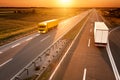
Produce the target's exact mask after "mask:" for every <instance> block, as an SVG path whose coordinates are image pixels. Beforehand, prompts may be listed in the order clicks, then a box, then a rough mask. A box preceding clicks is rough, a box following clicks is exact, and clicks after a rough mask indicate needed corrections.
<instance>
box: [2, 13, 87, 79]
mask: <svg viewBox="0 0 120 80" xmlns="http://www.w3.org/2000/svg"><path fill="white" fill-rule="evenodd" d="M88 13H89V11H86V12H83V13H81V14H79V15H77V16H74V17H72V18H69V19H67V20H64V21H62V22H61V23H59V25H58V27H57V28H56V29H53V30H51V31H49V32H48V33H47V34H38V33H35V34H32V35H30V36H27V37H24V38H21V39H19V40H16V41H14V42H12V43H9V44H7V45H4V46H2V47H0V80H10V79H11V78H12V77H13V76H14V75H15V74H17V73H18V72H19V71H20V70H21V69H22V68H23V67H25V66H26V65H27V64H28V63H29V62H30V61H32V60H33V59H34V58H35V57H36V56H38V55H39V54H40V53H41V52H42V51H44V50H45V49H46V48H47V47H49V46H50V45H51V44H52V43H53V42H54V41H55V40H57V39H58V38H59V37H60V36H62V35H63V34H64V33H65V32H67V31H69V30H70V29H71V28H73V27H74V26H75V25H76V24H77V23H78V22H80V21H81V20H82V19H83V18H84V17H85V16H86V15H87V14H88Z"/></svg>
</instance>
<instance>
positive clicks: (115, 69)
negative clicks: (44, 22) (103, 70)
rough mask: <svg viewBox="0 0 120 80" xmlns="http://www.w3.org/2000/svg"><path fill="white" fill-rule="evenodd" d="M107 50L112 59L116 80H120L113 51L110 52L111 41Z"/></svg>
mask: <svg viewBox="0 0 120 80" xmlns="http://www.w3.org/2000/svg"><path fill="white" fill-rule="evenodd" d="M106 50H107V53H108V56H109V59H110V63H111V65H112V69H113V72H114V75H115V78H116V80H120V75H119V72H118V69H117V67H116V64H115V61H114V59H113V56H112V53H111V50H110V47H109V41H108V45H107V47H106Z"/></svg>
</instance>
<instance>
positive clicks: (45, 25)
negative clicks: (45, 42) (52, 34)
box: [38, 19, 59, 33]
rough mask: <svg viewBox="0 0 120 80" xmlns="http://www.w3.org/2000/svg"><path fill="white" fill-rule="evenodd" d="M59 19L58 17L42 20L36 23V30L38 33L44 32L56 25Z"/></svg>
mask: <svg viewBox="0 0 120 80" xmlns="http://www.w3.org/2000/svg"><path fill="white" fill-rule="evenodd" d="M58 23H59V21H58V19H53V20H48V21H44V22H41V23H39V24H38V32H39V33H46V32H48V31H49V30H50V29H52V28H54V27H57V25H58Z"/></svg>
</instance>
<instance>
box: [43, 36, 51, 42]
mask: <svg viewBox="0 0 120 80" xmlns="http://www.w3.org/2000/svg"><path fill="white" fill-rule="evenodd" d="M49 37H50V35H48V36H47V37H45V38H43V39H42V40H41V42H42V41H44V40H46V39H47V38H49Z"/></svg>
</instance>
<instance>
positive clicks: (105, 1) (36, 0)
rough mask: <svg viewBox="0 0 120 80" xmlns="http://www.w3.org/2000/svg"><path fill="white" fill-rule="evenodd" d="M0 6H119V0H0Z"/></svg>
mask: <svg viewBox="0 0 120 80" xmlns="http://www.w3.org/2000/svg"><path fill="white" fill-rule="evenodd" d="M0 6H1V7H120V0H69V2H66V3H65V2H64V3H63V2H62V0H0Z"/></svg>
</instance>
